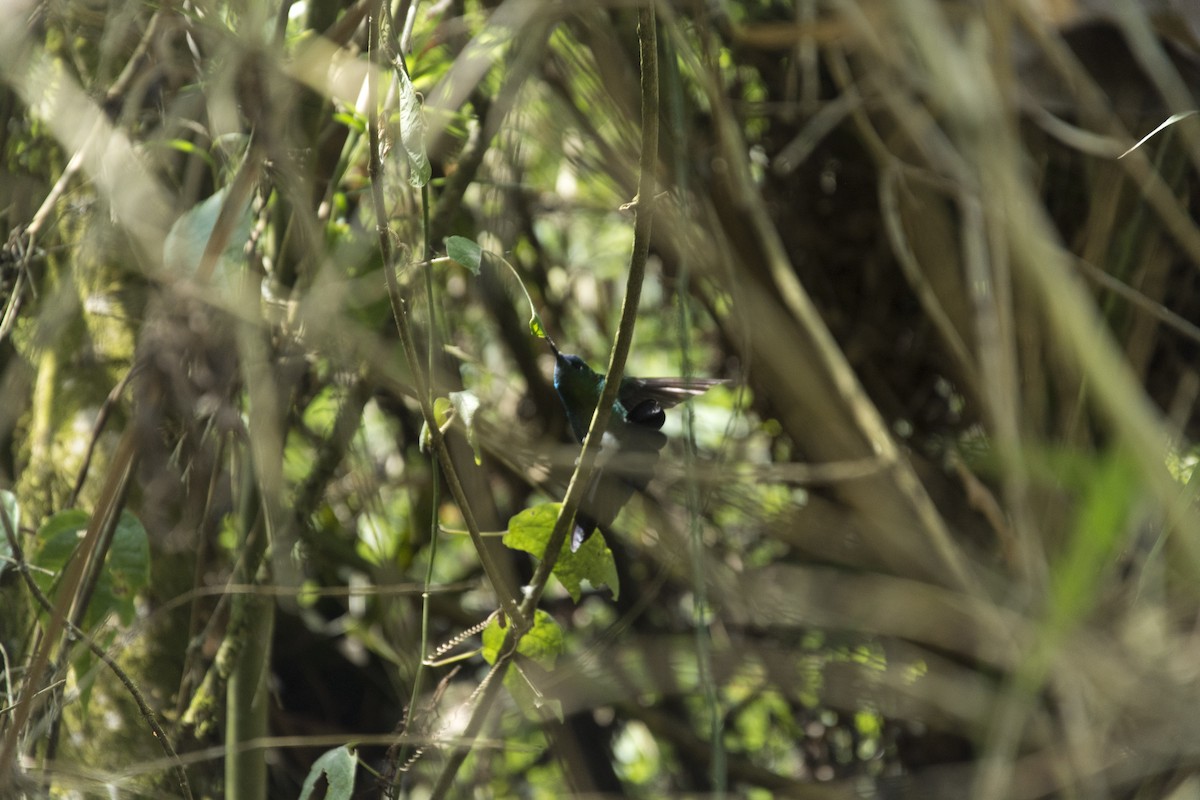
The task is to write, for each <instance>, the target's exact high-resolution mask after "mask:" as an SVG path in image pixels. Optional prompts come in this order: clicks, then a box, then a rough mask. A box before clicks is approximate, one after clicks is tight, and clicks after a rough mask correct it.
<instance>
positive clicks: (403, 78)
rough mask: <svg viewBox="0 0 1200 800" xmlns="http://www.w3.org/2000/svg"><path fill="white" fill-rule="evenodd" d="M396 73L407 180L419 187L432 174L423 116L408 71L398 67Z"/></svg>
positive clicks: (427, 180) (426, 181)
mask: <svg viewBox="0 0 1200 800" xmlns="http://www.w3.org/2000/svg"><path fill="white" fill-rule="evenodd" d="M396 75H397V77H398V78H399V81H400V141H401V143H403V145H404V152H405V154H406V155H407V156H408V166H409V175H408V182H409V183H410V184H412V185H413V186H415V187H417V188H418V189H419V188H421V187H422V186H424V185H425V184H427V183H429V178H430V177H431V176H432V175H433V168H432V167H431V166H430V165H429V157H428V156H426V155H425V117H424V114H423V113H422V110H421V101H420V99H418V98H417V92H416V90H415V89H414V88H413V85H412V80H410V79H409V77H408V73H406V72H405V71H404V69H403V67H399V68H397V69H396Z"/></svg>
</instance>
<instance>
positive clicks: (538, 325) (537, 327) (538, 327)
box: [529, 311, 546, 339]
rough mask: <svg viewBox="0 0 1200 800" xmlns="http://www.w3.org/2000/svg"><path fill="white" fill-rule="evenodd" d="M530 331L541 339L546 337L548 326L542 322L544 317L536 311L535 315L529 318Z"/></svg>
mask: <svg viewBox="0 0 1200 800" xmlns="http://www.w3.org/2000/svg"><path fill="white" fill-rule="evenodd" d="M529 332H530V333H532V334H533V335H534V336H536V337H538V338H539V339H545V338H546V326H545V325H544V324H542V318H541V317H540V316H539V315H538V313H537V312H536V311H535V312H534V314H533V316H532V317H530V318H529Z"/></svg>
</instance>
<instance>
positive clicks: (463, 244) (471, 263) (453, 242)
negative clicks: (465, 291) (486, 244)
mask: <svg viewBox="0 0 1200 800" xmlns="http://www.w3.org/2000/svg"><path fill="white" fill-rule="evenodd" d="M446 255H448V256H450V258H451V259H453V260H454V261H457V262H458V263H459V264H462V265H463V266H464V267H466V268H467V269H469V270H470V271H471V274H472V275H479V268H480V265H481V264H482V263H483V248H482V247H480V246H479V245H477V244H475V242H473V241H471V240H470V239H468V238H467V237H465V236H448V237H446Z"/></svg>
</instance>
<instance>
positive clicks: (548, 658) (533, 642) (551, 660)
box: [482, 608, 563, 669]
mask: <svg viewBox="0 0 1200 800" xmlns="http://www.w3.org/2000/svg"><path fill="white" fill-rule="evenodd" d="M506 632H507V628H506V627H505V628H502V627H500V620H499V619H493V620H492V621H491V623H490V624H489V625H488V626H487V627H486V628H484V629H483V637H482V638H483V657H484V659H485V660H486V661H487V662H488V663H489V664H495V663H496V657H497V656H498V655H499V654H500V646H501V645H502V644H504V636H505V633H506ZM517 652H518V653H520V654H521V655H523V656H525V657H526V658H528V659H530V660H532V661H534V662H535V663H537V664H539V665H540V666H541V667H543V668H544V669H552V668H553V667H554V665H555V663H556V662H557V661H558V657H559V656H560V655H561V654H562V653H563V633H562V628H560V627H558V623H557V622H555V621H554V617H552V616H550V615H549V614H547V613H546V612H545V611H542V610H541V609H540V608H539V609H538V610H537V611H536V612H534V615H533V627H532V628H531V629H530V630H529V632H528V633H526V634H525V635H524V636H523V637H521V643H520V644H518V645H517Z"/></svg>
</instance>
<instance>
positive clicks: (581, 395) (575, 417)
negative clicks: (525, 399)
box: [548, 339, 604, 441]
mask: <svg viewBox="0 0 1200 800" xmlns="http://www.w3.org/2000/svg"><path fill="white" fill-rule="evenodd" d="M548 341H549V343H550V349H551V350H553V351H554V390H555V391H556V392H558V396H559V399H561V400H562V403H563V407H564V408H565V409H566V411H567V420H568V421H569V422H570V423H571V430H572V432H573V433H574V434H575V438H577V439H579V440H580V441H582V440H583V437H584V435H585V434H586V433H587V426H588V422H589V421H590V420H591V418H592V412H593V411H594V410H595V409H596V403H597V401H599V399H600V393H601V392H602V391H603V390H604V376H603V375H601V374H600V373H599V372H596V371H595V370H594V369H592V368H591V367H589V366H588V363H587V362H586V361H584V360H583V359H582V358H580V357H579V356H576V355H569V354H567V353H563V352H562V351H561V350H559V349H558V347H557V346H556V345H555V344H554V341H553V340H552V339H551V340H548Z"/></svg>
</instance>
